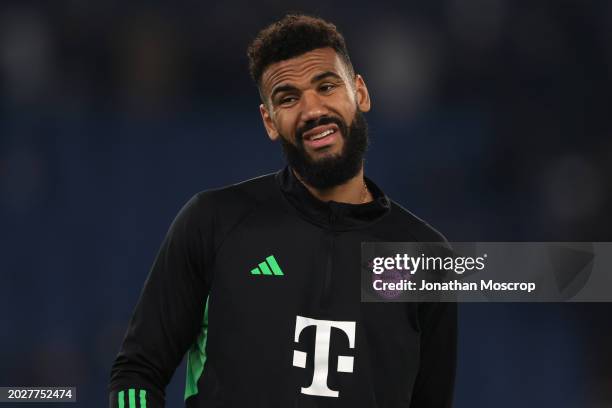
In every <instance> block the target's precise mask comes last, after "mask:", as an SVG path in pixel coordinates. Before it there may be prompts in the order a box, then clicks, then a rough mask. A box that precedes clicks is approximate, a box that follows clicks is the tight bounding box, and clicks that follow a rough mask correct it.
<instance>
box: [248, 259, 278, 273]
mask: <svg viewBox="0 0 612 408" xmlns="http://www.w3.org/2000/svg"><path fill="white" fill-rule="evenodd" d="M251 275H276V276H283V275H284V273H283V270H282V269H281V268H280V266H278V262H276V258H274V255H270V256H269V257H267V258H266V260H265V261H263V262H261V263H260V264H259V265H257V268H254V269H251Z"/></svg>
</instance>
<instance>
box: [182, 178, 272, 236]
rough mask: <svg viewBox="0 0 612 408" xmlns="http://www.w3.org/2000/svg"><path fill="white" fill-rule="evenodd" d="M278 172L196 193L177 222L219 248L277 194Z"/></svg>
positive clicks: (184, 207) (184, 229)
mask: <svg viewBox="0 0 612 408" xmlns="http://www.w3.org/2000/svg"><path fill="white" fill-rule="evenodd" d="M277 190H278V188H277V187H276V185H275V178H274V173H272V174H265V175H262V176H258V177H255V178H252V179H249V180H245V181H242V182H239V183H235V184H231V185H228V186H224V187H220V188H215V189H210V190H204V191H200V192H198V193H196V194H195V195H193V196H192V197H191V199H189V201H187V203H185V205H184V206H183V207H182V208H181V210H180V211H179V213H178V215H177V216H176V218H175V220H174V222H173V224H174V225H175V227H178V228H181V229H182V230H183V231H185V232H187V233H192V234H195V235H196V236H202V237H204V238H205V239H206V240H208V241H210V242H213V243H214V246H215V247H217V246H218V245H219V244H220V242H221V241H222V240H223V237H224V236H226V235H227V233H228V232H229V231H230V230H232V229H233V228H234V227H235V226H237V225H238V224H240V222H241V221H242V220H244V219H246V218H247V217H248V215H249V214H252V213H253V212H254V211H255V210H256V209H257V208H259V207H260V206H261V205H262V203H264V202H266V201H269V200H270V199H272V198H274V197H275V194H274V193H275V192H277Z"/></svg>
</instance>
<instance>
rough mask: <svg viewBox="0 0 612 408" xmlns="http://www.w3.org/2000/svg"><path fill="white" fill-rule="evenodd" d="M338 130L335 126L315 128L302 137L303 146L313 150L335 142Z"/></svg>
mask: <svg viewBox="0 0 612 408" xmlns="http://www.w3.org/2000/svg"><path fill="white" fill-rule="evenodd" d="M339 133H340V129H338V126H337V125H336V124H329V125H323V126H317V127H316V128H314V129H311V130H309V131H308V132H305V133H304V134H303V135H302V138H303V140H304V144H305V145H306V146H309V147H311V148H313V149H320V148H322V147H326V146H329V145H331V144H333V143H335V142H336V140H337V139H338V136H339Z"/></svg>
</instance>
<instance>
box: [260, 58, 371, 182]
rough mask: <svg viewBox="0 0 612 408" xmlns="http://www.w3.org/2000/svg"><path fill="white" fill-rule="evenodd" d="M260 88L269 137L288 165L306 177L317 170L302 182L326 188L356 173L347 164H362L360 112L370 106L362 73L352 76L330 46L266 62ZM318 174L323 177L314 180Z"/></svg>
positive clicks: (262, 111) (363, 139)
mask: <svg viewBox="0 0 612 408" xmlns="http://www.w3.org/2000/svg"><path fill="white" fill-rule="evenodd" d="M261 91H262V94H263V96H264V98H265V104H261V105H260V112H261V115H262V119H263V122H264V125H265V127H266V131H267V132H268V136H269V137H270V139H272V140H278V139H279V138H280V140H281V141H282V142H283V147H284V150H285V154H286V156H287V158H288V159H289V162H290V163H289V164H290V165H292V166H293V167H294V168H295V169H296V171H298V173H299V174H300V175H301V176H304V177H305V178H306V179H308V178H312V177H308V174H302V173H313V172H314V173H315V174H310V175H311V176H313V177H315V179H314V180H306V181H307V182H309V184H312V185H313V186H315V187H317V184H319V186H318V187H320V188H327V187H331V186H333V185H334V184H338V183H340V182H343V181H346V180H341V179H342V178H343V179H346V178H347V177H348V178H350V177H352V176H354V175H355V174H356V172H355V171H353V170H349V169H348V168H347V166H348V167H351V168H352V167H355V163H357V165H358V168H357V170H359V168H360V167H361V159H362V156H363V151H364V150H365V143H366V142H367V136H366V134H365V132H366V129H365V126H366V123H365V119H364V118H363V115H361V112H367V111H368V110H369V109H370V99H369V95H368V91H367V88H366V86H365V83H364V82H363V79H362V78H361V76H359V75H356V76H355V77H352V76H351V75H350V74H349V72H348V69H347V67H346V65H345V63H344V62H343V61H342V59H341V58H340V57H339V56H338V55H337V54H336V52H335V51H334V50H333V49H332V48H319V49H316V50H313V51H310V52H307V53H305V54H303V55H300V56H298V57H295V58H291V59H289V60H285V61H280V62H277V63H275V64H272V65H270V66H269V67H268V68H267V69H266V70H265V71H264V73H263V75H262V79H261ZM352 134H353V136H355V138H351V135H352ZM362 144H364V146H361V145H362ZM356 156H360V157H356ZM347 160H349V161H350V160H352V162H353V163H352V164H351V163H347ZM292 161H293V163H292ZM296 161H297V162H296ZM343 162H344V163H343ZM347 171H348V173H347ZM324 173H333V174H331V177H330V174H328V175H325V174H324ZM341 173H344V176H343V175H342V174H341ZM349 173H354V174H349ZM317 174H318V175H317ZM321 177H323V178H325V179H326V180H317V179H321ZM339 177H340V179H339Z"/></svg>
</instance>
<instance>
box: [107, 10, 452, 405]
mask: <svg viewBox="0 0 612 408" xmlns="http://www.w3.org/2000/svg"><path fill="white" fill-rule="evenodd" d="M248 56H249V59H250V70H251V74H252V76H253V79H254V80H255V82H256V84H257V86H258V88H259V92H260V95H261V99H262V104H261V105H260V112H261V117H262V119H263V123H264V126H265V129H266V131H267V133H268V136H269V137H270V139H272V140H274V141H276V140H278V141H280V142H281V144H282V147H283V151H284V154H285V156H286V159H287V162H288V166H287V167H285V168H284V169H282V170H280V171H279V172H277V173H275V174H269V175H265V176H261V177H258V178H255V179H252V180H248V181H245V182H242V183H239V184H236V185H232V186H229V187H226V188H221V189H218V190H212V191H205V192H202V193H199V194H197V195H195V196H194V197H193V198H192V199H191V200H190V201H189V202H188V203H187V204H186V205H185V207H184V208H183V209H182V210H181V211H180V213H179V214H178V216H177V217H176V219H175V220H174V222H173V224H172V226H171V227H170V230H169V232H168V234H167V236H166V238H165V240H164V242H163V244H162V247H161V249H160V251H159V254H158V256H157V258H156V260H155V262H154V265H153V267H152V269H151V272H150V275H149V277H148V278H147V281H146V283H145V286H144V289H143V292H142V294H141V296H140V299H139V301H138V304H137V306H136V309H135V311H134V315H133V317H132V320H131V322H130V326H129V329H128V331H127V334H126V336H125V339H124V341H123V345H122V347H121V350H120V352H119V354H118V356H117V359H116V361H115V363H114V365H113V368H112V375H111V382H110V387H109V388H110V407H112V408H116V407H124V408H136V407H145V406H146V407H147V408H157V407H163V406H164V404H165V394H164V391H165V387H166V385H167V384H168V382H169V381H170V379H171V376H172V374H173V372H174V370H175V368H176V367H177V366H178V365H179V363H180V361H181V358H182V357H183V355H184V354H185V352H187V384H186V390H185V404H186V406H187V407H191V408H196V407H197V408H212V407H287V408H288V407H328V406H329V407H393V408H397V407H411V408H414V407H428V408H436V407H447V406H450V404H451V400H452V388H453V381H454V370H455V355H456V353H455V342H456V309H455V305H454V304H452V303H427V304H426V303H423V304H416V303H361V302H360V255H359V254H360V244H361V242H363V241H421V242H434V241H436V242H437V241H444V238H443V237H442V235H440V234H439V233H438V232H436V231H435V230H434V229H432V228H431V227H430V226H429V225H427V224H426V223H425V222H423V221H421V220H420V219H418V218H416V217H415V216H414V215H412V214H410V213H409V212H408V211H406V210H404V209H403V208H402V207H400V206H399V205H398V204H396V203H395V202H393V201H392V200H390V199H389V198H388V197H387V196H386V195H385V194H384V193H383V192H382V191H381V189H380V188H379V187H378V186H377V185H376V184H375V183H374V182H373V181H372V180H370V179H368V178H366V177H365V176H364V169H363V157H364V153H365V150H366V146H367V125H366V120H365V118H364V115H363V112H367V111H368V110H369V109H370V98H369V94H368V90H367V87H366V85H365V82H364V80H363V78H362V77H361V76H360V75H356V74H355V73H354V70H353V66H352V64H351V61H350V59H349V55H348V52H347V50H346V46H345V42H344V39H343V37H342V36H341V34H339V33H338V31H337V30H336V27H335V26H334V25H332V24H330V23H328V22H325V21H323V20H321V19H318V18H313V17H309V16H303V15H288V16H286V17H284V18H283V19H282V20H280V21H278V22H276V23H274V24H272V25H271V26H269V27H267V28H266V29H264V30H262V31H261V32H260V33H259V35H258V36H257V38H256V39H255V40H254V41H253V43H252V44H251V46H250V47H249V50H248ZM172 406H175V405H174V404H173V405H172Z"/></svg>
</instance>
